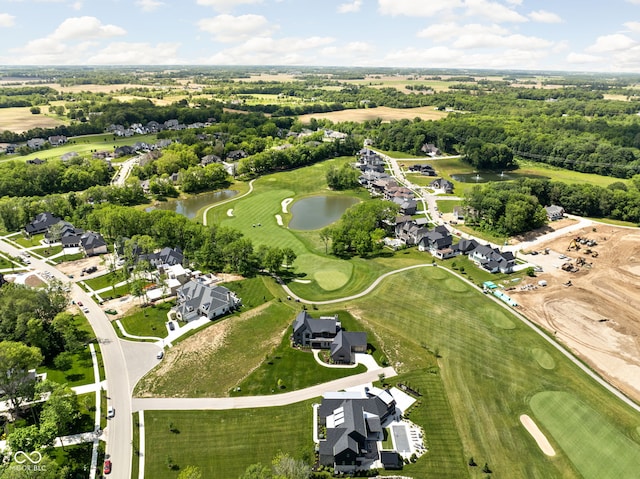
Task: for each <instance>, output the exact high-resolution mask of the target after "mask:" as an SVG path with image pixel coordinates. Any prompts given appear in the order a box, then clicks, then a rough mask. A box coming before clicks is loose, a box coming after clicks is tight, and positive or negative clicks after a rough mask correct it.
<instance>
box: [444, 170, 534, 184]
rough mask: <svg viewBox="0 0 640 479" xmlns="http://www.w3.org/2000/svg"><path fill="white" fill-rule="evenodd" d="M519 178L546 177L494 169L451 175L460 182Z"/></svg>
mask: <svg viewBox="0 0 640 479" xmlns="http://www.w3.org/2000/svg"><path fill="white" fill-rule="evenodd" d="M518 178H546V177H543V176H540V175H530V174H526V173H515V172H513V171H510V172H506V173H505V172H504V171H501V172H500V173H497V172H494V171H481V172H479V173H460V174H455V175H451V179H453V180H455V181H459V182H460V183H489V182H490V181H509V180H517V179H518Z"/></svg>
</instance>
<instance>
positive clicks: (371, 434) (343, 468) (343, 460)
mask: <svg viewBox="0 0 640 479" xmlns="http://www.w3.org/2000/svg"><path fill="white" fill-rule="evenodd" d="M395 415H396V402H395V399H394V398H393V396H392V395H391V393H390V392H389V391H386V390H383V389H378V388H368V389H366V392H365V393H364V394H352V393H327V394H325V395H324V396H323V398H322V402H321V404H320V407H319V408H318V423H319V424H320V425H321V426H322V427H323V428H324V430H325V431H326V433H325V435H324V436H325V437H324V438H321V439H320V441H319V445H318V460H319V463H320V464H321V465H323V466H329V467H333V468H334V469H335V471H336V472H344V473H352V472H355V471H359V470H368V469H369V468H370V467H371V465H372V464H373V463H374V462H376V461H378V460H379V459H380V451H379V450H378V442H379V441H382V439H383V437H384V429H383V425H384V424H385V423H386V422H388V420H389V419H391V418H393V417H394V416H395Z"/></svg>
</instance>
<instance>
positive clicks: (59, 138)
mask: <svg viewBox="0 0 640 479" xmlns="http://www.w3.org/2000/svg"><path fill="white" fill-rule="evenodd" d="M48 141H49V144H50V145H51V146H60V145H64V144H65V143H66V142H67V137H66V136H64V135H53V136H50V137H49V138H48Z"/></svg>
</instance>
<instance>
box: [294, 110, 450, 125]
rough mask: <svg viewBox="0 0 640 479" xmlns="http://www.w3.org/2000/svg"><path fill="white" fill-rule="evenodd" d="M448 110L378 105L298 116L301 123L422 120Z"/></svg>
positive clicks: (430, 118)
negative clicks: (315, 119) (311, 121)
mask: <svg viewBox="0 0 640 479" xmlns="http://www.w3.org/2000/svg"><path fill="white" fill-rule="evenodd" d="M448 114H449V113H448V112H445V111H438V110H436V109H435V108H434V107H432V106H423V107H419V108H389V107H386V106H379V107H377V108H359V109H357V110H341V111H331V112H327V113H309V114H307V115H300V116H299V117H298V118H299V119H300V121H302V122H303V123H308V122H309V121H310V120H311V118H317V119H327V120H331V121H332V122H334V123H339V122H343V121H355V122H360V121H366V120H376V119H378V118H380V119H381V120H382V121H391V120H405V119H406V120H413V119H414V118H422V119H423V120H439V119H441V118H444V117H446V116H447V115H448Z"/></svg>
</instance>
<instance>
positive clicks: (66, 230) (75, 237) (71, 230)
mask: <svg viewBox="0 0 640 479" xmlns="http://www.w3.org/2000/svg"><path fill="white" fill-rule="evenodd" d="M82 233H84V230H83V229H81V228H76V227H75V226H73V225H72V224H71V223H69V222H68V221H58V222H57V223H56V224H55V225H51V226H50V227H49V228H48V229H47V232H46V233H45V234H44V241H45V242H46V243H58V242H60V243H62V246H63V247H64V248H71V247H74V246H80V235H81V234H82Z"/></svg>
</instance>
